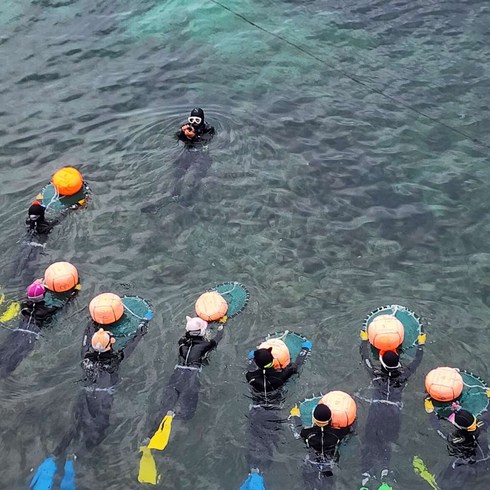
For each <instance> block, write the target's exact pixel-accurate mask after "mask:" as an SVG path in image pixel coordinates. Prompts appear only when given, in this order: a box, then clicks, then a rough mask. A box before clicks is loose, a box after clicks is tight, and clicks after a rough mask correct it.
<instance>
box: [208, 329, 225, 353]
mask: <svg viewBox="0 0 490 490" xmlns="http://www.w3.org/2000/svg"><path fill="white" fill-rule="evenodd" d="M217 330H218V331H217V332H216V335H215V336H214V337H213V338H212V339H211V342H213V343H214V345H213V346H212V347H211V348H210V350H211V349H214V348H215V347H217V345H218V344H219V343H220V342H221V340H222V338H223V335H224V333H225V326H224V325H223V324H221V325H220V326H219V327H218V329H217Z"/></svg>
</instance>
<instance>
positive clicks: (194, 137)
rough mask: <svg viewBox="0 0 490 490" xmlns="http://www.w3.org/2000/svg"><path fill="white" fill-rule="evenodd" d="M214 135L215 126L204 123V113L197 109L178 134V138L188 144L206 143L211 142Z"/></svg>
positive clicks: (192, 112) (193, 110)
mask: <svg viewBox="0 0 490 490" xmlns="http://www.w3.org/2000/svg"><path fill="white" fill-rule="evenodd" d="M214 134H215V130H214V128H213V126H210V125H209V124H208V123H207V122H206V121H204V111H203V110H202V109H201V108H200V107H195V108H194V109H192V111H191V115H190V116H189V117H188V118H187V122H186V123H184V124H183V125H182V127H181V128H180V131H179V132H178V133H177V138H178V139H179V140H180V141H183V142H184V143H186V144H196V143H206V142H209V141H211V139H212V138H213V136H214Z"/></svg>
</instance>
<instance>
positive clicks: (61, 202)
mask: <svg viewBox="0 0 490 490" xmlns="http://www.w3.org/2000/svg"><path fill="white" fill-rule="evenodd" d="M88 192H89V191H88V187H87V186H86V185H85V184H83V186H82V188H81V189H80V190H79V191H78V192H77V193H76V194H73V195H72V196H61V195H60V194H59V193H58V191H57V190H56V189H55V187H54V185H53V184H48V185H47V186H46V187H44V188H43V189H42V191H41V192H40V194H39V195H38V196H36V199H38V200H39V202H40V203H41V204H42V205H43V206H44V207H45V208H46V209H49V210H50V211H52V212H54V213H61V212H63V211H65V210H67V209H70V208H72V207H78V206H83V205H84V204H85V201H86V199H87V196H88Z"/></svg>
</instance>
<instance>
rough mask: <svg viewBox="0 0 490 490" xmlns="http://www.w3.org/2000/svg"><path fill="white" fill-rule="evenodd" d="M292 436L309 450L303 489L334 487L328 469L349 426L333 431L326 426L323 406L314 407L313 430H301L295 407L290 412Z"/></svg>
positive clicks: (328, 418)
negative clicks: (302, 442) (300, 440)
mask: <svg viewBox="0 0 490 490" xmlns="http://www.w3.org/2000/svg"><path fill="white" fill-rule="evenodd" d="M290 419H291V420H292V422H291V428H292V430H293V434H294V437H295V438H296V439H299V438H300V437H301V438H302V439H303V440H304V441H305V443H306V446H307V447H308V448H309V449H311V450H312V451H310V453H309V454H307V456H306V458H305V465H304V467H303V479H304V481H305V484H306V485H307V486H306V487H305V488H311V489H319V488H324V489H326V488H332V485H333V484H334V480H333V478H331V477H332V476H333V471H332V469H333V468H334V466H335V465H336V464H337V463H338V460H339V454H338V447H339V444H340V442H341V441H342V439H343V438H344V437H345V436H347V435H348V434H349V433H350V432H351V426H349V427H343V428H338V429H336V428H333V427H332V426H331V424H330V422H331V420H332V412H331V411H330V408H328V406H327V405H324V404H321V403H320V404H318V405H317V406H316V407H315V410H314V411H313V424H314V425H313V427H303V424H302V422H301V417H300V411H299V408H298V407H294V408H293V409H292V410H291V413H290Z"/></svg>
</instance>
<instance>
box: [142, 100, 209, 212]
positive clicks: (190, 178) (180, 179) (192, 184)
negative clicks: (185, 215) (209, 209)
mask: <svg viewBox="0 0 490 490" xmlns="http://www.w3.org/2000/svg"><path fill="white" fill-rule="evenodd" d="M214 135H215V130H214V127H213V126H210V125H209V124H208V123H207V122H205V120H204V111H203V110H202V109H201V108H200V107H196V108H194V109H192V111H191V115H190V116H189V117H188V122H187V123H185V124H183V125H182V127H181V129H180V130H179V131H178V132H177V133H176V137H177V139H179V140H180V141H183V142H184V143H185V146H186V148H185V150H184V151H182V153H181V154H180V155H179V156H178V158H177V159H176V160H175V162H174V163H173V168H174V171H173V176H172V179H171V181H172V183H173V186H172V187H171V189H170V190H169V192H168V193H165V195H163V196H162V197H160V198H159V199H157V200H156V202H154V203H151V204H147V205H145V206H144V207H143V208H142V212H144V213H156V212H157V211H158V210H159V209H160V208H161V207H163V206H164V205H165V204H166V203H168V202H175V201H179V202H181V203H183V204H190V203H191V201H192V200H193V199H194V197H195V195H196V192H197V189H198V188H199V186H200V184H201V182H202V180H203V179H204V178H205V177H206V175H207V173H208V170H209V169H210V168H211V164H212V161H211V157H210V156H209V153H208V152H207V151H205V149H206V144H207V143H209V142H210V141H211V140H212V139H213V136H214Z"/></svg>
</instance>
